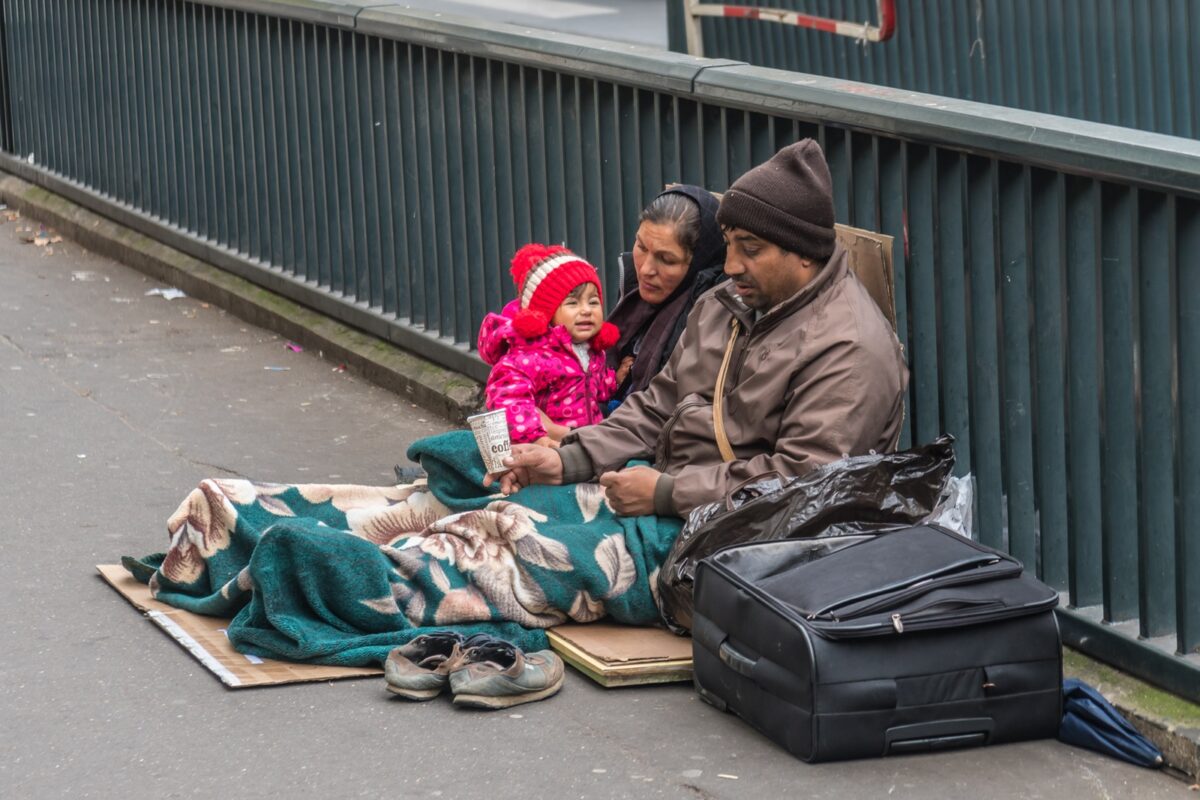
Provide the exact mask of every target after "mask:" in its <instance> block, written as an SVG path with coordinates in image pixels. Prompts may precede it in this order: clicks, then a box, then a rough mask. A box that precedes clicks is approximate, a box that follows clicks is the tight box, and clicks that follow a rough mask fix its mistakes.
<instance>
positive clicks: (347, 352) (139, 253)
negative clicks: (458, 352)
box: [0, 172, 483, 424]
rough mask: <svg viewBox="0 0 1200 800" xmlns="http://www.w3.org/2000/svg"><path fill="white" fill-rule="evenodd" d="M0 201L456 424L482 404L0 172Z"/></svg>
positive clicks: (384, 350)
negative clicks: (320, 353) (296, 344)
mask: <svg viewBox="0 0 1200 800" xmlns="http://www.w3.org/2000/svg"><path fill="white" fill-rule="evenodd" d="M0 198H3V200H4V201H5V202H6V203H8V205H9V206H10V207H12V208H14V209H16V210H18V211H20V212H21V214H23V215H24V216H27V217H29V218H31V219H34V220H37V221H38V222H40V223H42V224H44V225H47V226H49V227H52V228H54V229H55V230H56V231H58V233H60V234H62V236H63V237H64V238H66V239H72V240H74V241H75V242H76V243H78V244H79V245H81V246H83V247H85V248H87V249H88V250H90V251H92V252H93V253H98V254H100V255H103V256H107V257H108V258H111V259H113V260H114V261H119V262H120V263H122V264H124V265H125V266H128V267H132V268H134V269H136V270H138V271H140V272H143V273H145V274H147V275H150V276H151V277H153V278H156V279H157V280H160V281H162V282H163V283H166V284H168V285H170V286H175V287H178V288H179V289H182V290H183V291H184V292H186V293H187V294H188V295H189V296H190V297H193V298H196V299H198V300H201V301H204V302H207V303H211V304H213V305H215V306H218V307H220V308H223V309H225V310H226V311H228V312H229V313H231V314H234V315H236V316H237V317H240V318H241V319H243V320H245V321H246V322H249V323H251V324H252V325H257V326H259V327H261V328H266V329H267V330H270V331H273V332H275V333H278V334H279V335H280V336H284V337H286V338H288V339H290V340H292V341H294V342H296V343H298V344H300V345H303V346H304V347H305V348H307V349H309V350H319V351H321V352H322V354H323V355H324V357H325V358H326V359H327V360H329V361H333V362H335V363H340V364H345V365H346V367H347V368H348V369H350V370H352V371H353V372H355V373H356V374H358V375H361V376H362V377H364V378H366V379H367V380H369V381H371V382H372V383H374V384H376V385H378V386H381V387H383V388H385V389H389V390H391V391H393V392H395V393H397V394H399V395H402V396H404V397H406V398H409V399H410V400H412V401H413V402H415V403H417V404H419V405H421V406H423V407H425V408H427V409H429V410H431V411H434V412H436V413H438V414H441V415H442V416H445V417H448V418H449V419H450V420H451V421H452V422H454V423H457V424H461V423H463V422H464V421H465V420H466V418H467V416H469V415H470V414H474V413H475V412H476V411H478V410H479V409H480V408H482V405H483V402H482V397H483V387H482V385H481V384H479V383H478V382H477V381H475V380H473V379H471V378H469V377H467V376H465V375H462V374H460V373H457V372H453V371H451V370H448V369H446V368H444V367H442V366H439V365H437V364H434V363H433V362H431V361H427V360H426V359H424V358H421V357H420V356H418V355H415V354H413V353H412V352H410V351H408V350H403V349H401V348H399V347H396V346H395V345H394V344H392V343H390V342H387V341H384V340H382V339H378V338H376V337H374V336H371V335H369V334H365V333H362V332H361V331H358V330H355V329H354V328H350V327H348V326H346V325H344V324H342V323H341V322H337V321H336V320H333V319H331V318H329V317H327V316H325V315H324V314H321V313H319V312H316V311H313V310H312V309H310V308H307V307H306V306H302V305H300V304H298V303H295V302H293V301H291V300H288V299H286V298H284V297H281V296H279V295H277V294H274V293H273V292H270V291H268V290H266V289H263V288H262V287H260V286H258V285H256V284H254V283H251V282H250V281H247V280H245V279H244V278H239V277H238V276H236V275H233V274H230V273H228V272H225V271H224V270H221V269H218V268H217V267H214V266H212V265H211V264H207V263H205V262H203V261H200V260H198V259H196V258H193V257H192V256H189V255H187V254H185V253H182V252H180V251H178V250H175V249H174V248H171V247H168V246H166V245H164V244H162V243H161V242H158V241H156V240H154V239H151V238H150V237H148V236H144V235H142V234H140V233H137V232H136V231H134V230H132V229H130V228H126V227H125V226H123V225H118V224H117V223H115V222H113V221H111V220H109V219H107V218H105V217H102V216H100V215H98V214H95V213H93V212H91V211H88V210H87V209H85V208H83V207H82V206H78V205H76V204H74V203H72V202H71V201H69V200H67V199H66V198H64V197H62V196H60V195H57V194H54V193H52V192H49V191H46V190H45V189H42V188H40V187H37V186H34V185H33V184H31V183H28V182H26V181H24V180H21V179H20V178H18V177H16V176H15V175H11V174H8V173H5V172H0Z"/></svg>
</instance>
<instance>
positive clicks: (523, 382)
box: [479, 244, 630, 446]
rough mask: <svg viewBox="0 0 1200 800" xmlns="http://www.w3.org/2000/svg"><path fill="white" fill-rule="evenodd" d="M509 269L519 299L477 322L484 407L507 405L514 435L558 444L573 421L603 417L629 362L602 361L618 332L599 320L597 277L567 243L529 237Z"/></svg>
mask: <svg viewBox="0 0 1200 800" xmlns="http://www.w3.org/2000/svg"><path fill="white" fill-rule="evenodd" d="M512 276H513V281H514V282H515V283H516V286H517V299H516V300H514V301H513V302H511V303H509V304H508V305H507V306H505V307H504V311H503V312H501V313H500V314H488V315H487V317H485V318H484V320H483V325H482V326H481V327H480V328H479V355H480V357H481V358H483V360H484V361H485V362H487V363H488V364H491V365H492V372H491V375H489V376H488V381H487V388H486V398H487V407H488V409H489V410H496V409H500V408H503V409H504V410H505V411H506V412H507V416H508V430H509V433H510V434H511V436H512V440H513V442H536V443H538V444H545V445H551V446H557V445H558V442H559V440H561V439H562V438H563V437H564V436H566V435H567V433H568V432H569V431H570V430H571V429H572V428H578V427H581V426H583V425H592V424H594V423H597V422H600V421H601V420H602V419H603V418H604V416H603V414H602V412H601V409H602V408H603V403H604V402H605V401H607V400H608V399H609V398H610V397H611V396H612V395H613V392H615V391H616V388H617V386H618V385H619V384H620V382H621V381H622V380H623V379H624V375H623V374H622V371H624V372H628V371H629V363H622V364H621V367H620V369H618V370H616V371H614V370H611V369H609V368H608V365H607V364H606V363H605V358H604V351H605V350H606V349H607V348H609V347H612V346H613V345H614V344H616V343H617V337H618V335H619V333H618V331H617V329H616V327H615V326H613V325H612V324H611V323H608V322H605V321H604V302H603V298H602V297H601V294H600V277H599V276H598V275H597V274H596V268H595V267H593V266H592V265H591V264H589V263H588V262H587V261H584V260H583V259H582V258H580V257H579V256H577V255H575V254H574V253H572V252H571V251H570V250H568V249H567V248H565V247H558V246H547V245H542V244H527V245H525V246H524V247H522V248H521V249H520V250H518V251H517V254H516V255H515V256H513V260H512ZM628 361H630V359H626V362H628Z"/></svg>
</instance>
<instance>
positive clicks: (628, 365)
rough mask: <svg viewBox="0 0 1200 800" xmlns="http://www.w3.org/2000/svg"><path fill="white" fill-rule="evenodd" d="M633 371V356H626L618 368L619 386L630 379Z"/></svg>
mask: <svg viewBox="0 0 1200 800" xmlns="http://www.w3.org/2000/svg"><path fill="white" fill-rule="evenodd" d="M631 369H633V356H625V357H624V358H622V359H621V363H620V364H619V365H618V366H617V386H620V385H621V384H622V383H624V382H625V379H626V378H628V377H629V371H630V370H631Z"/></svg>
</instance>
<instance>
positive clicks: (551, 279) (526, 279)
mask: <svg viewBox="0 0 1200 800" xmlns="http://www.w3.org/2000/svg"><path fill="white" fill-rule="evenodd" d="M512 276H513V283H515V284H516V286H517V300H519V301H520V304H521V310H520V311H519V312H517V315H516V316H515V317H513V328H514V329H515V330H516V332H517V333H519V334H520V335H521V336H524V337H525V338H526V339H532V338H534V337H536V336H541V335H542V334H544V333H546V331H547V330H549V329H550V321H551V320H552V319H554V315H555V313H556V312H557V311H558V307H559V306H561V305H562V303H563V301H564V300H566V299H567V295H569V294H570V293H571V292H572V291H574V290H575V287H576V286H579V285H580V284H582V283H590V284H592V285H594V286H595V287H596V292H597V293H599V292H600V276H599V275H597V274H596V268H595V267H593V266H592V265H591V264H589V263H588V262H587V261H585V260H584V259H582V258H580V257H579V256H577V255H575V254H574V253H572V252H571V251H570V250H568V249H567V248H565V247H560V246H558V245H544V244H537V243H532V244H527V245H525V246H524V247H522V248H521V249H520V250H518V251H517V252H516V255H514V256H513V260H512ZM601 333H603V330H601Z"/></svg>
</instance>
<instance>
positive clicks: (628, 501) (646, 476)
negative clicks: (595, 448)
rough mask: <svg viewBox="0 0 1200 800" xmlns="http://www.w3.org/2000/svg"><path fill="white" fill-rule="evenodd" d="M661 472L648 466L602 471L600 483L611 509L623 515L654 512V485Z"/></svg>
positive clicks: (641, 514)
mask: <svg viewBox="0 0 1200 800" xmlns="http://www.w3.org/2000/svg"><path fill="white" fill-rule="evenodd" d="M661 474H662V473H661V472H659V471H658V470H656V469H652V468H650V467H629V468H627V469H623V470H621V471H620V472H606V473H604V474H603V475H601V476H600V485H601V486H603V487H604V490H605V491H604V494H605V496H607V497H608V504H609V505H610V506H612V507H613V511H616V512H617V513H618V514H620V515H622V516H625V517H641V516H645V515H646V514H653V513H654V487H655V486H656V485H658V476H659V475H661Z"/></svg>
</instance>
